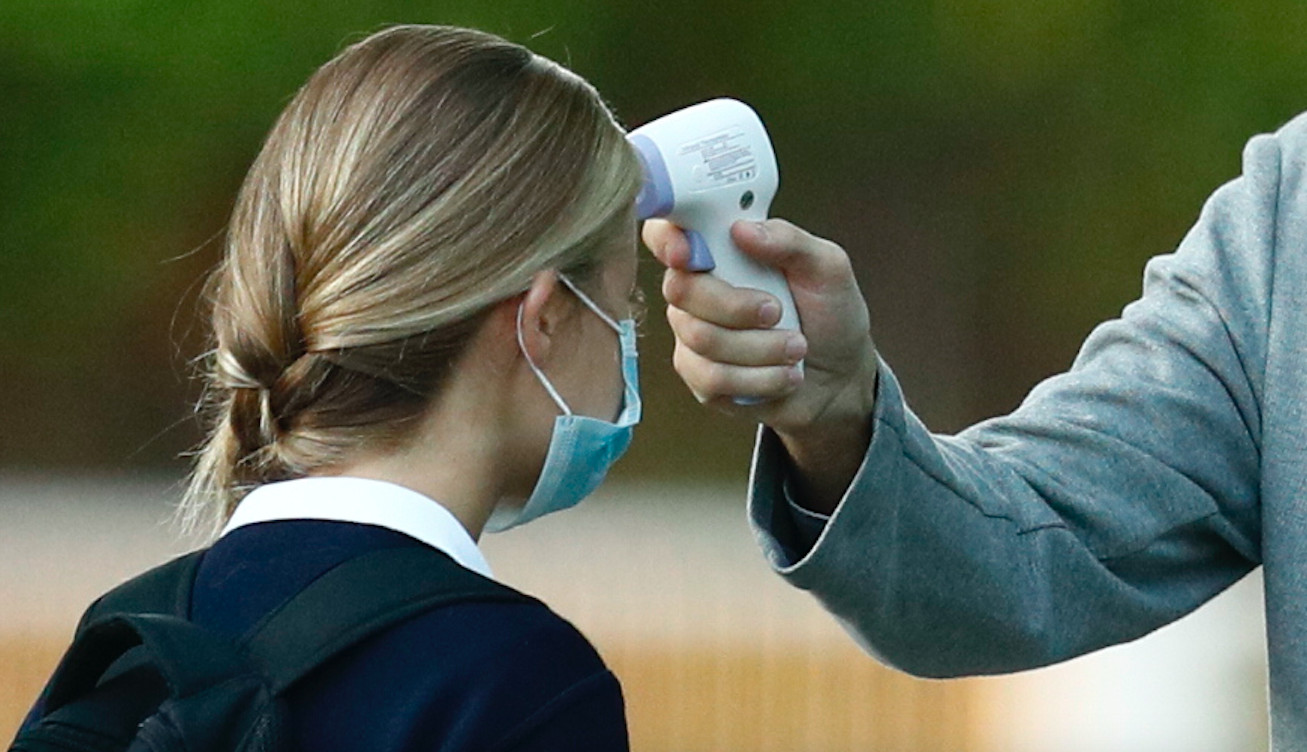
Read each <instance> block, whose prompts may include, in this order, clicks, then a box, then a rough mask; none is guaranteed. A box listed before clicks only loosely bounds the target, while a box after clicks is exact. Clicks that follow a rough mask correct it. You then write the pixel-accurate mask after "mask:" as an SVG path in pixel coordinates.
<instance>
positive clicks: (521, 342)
mask: <svg viewBox="0 0 1307 752" xmlns="http://www.w3.org/2000/svg"><path fill="white" fill-rule="evenodd" d="M525 305H526V301H522V302H521V303H518V304H517V346H518V349H520V350H521V351H522V356H523V357H525V358H526V363H527V365H529V366H531V371H532V373H534V374H535V375H536V378H538V379H540V383H541V384H544V387H545V391H547V392H549V396H550V397H553V398H554V402H555V404H557V405H558V409H559V410H562V411H563V415H568V416H570V415H571V414H572V408H570V407H568V406H567V403H566V402H564V401H563V396H562V395H561V394H559V393H558V390H557V389H555V388H554V385H553V384H551V383H549V377H548V376H545V373H544V371H541V370H540V367H539V366H537V365H536V364H535V361H534V360H531V353H529V352H527V351H526V340H525V339H523V338H522V312H523V308H524V306H525Z"/></svg>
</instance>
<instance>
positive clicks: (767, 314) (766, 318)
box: [758, 300, 781, 326]
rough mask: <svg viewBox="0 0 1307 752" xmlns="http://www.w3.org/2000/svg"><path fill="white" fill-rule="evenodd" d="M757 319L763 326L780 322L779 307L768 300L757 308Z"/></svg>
mask: <svg viewBox="0 0 1307 752" xmlns="http://www.w3.org/2000/svg"><path fill="white" fill-rule="evenodd" d="M758 318H759V320H761V321H762V325H763V326H771V325H772V324H775V323H776V322H777V321H780V320H781V307H780V306H779V305H777V304H776V303H774V302H772V301H770V300H769V301H767V302H766V303H763V304H762V305H760V306H758Z"/></svg>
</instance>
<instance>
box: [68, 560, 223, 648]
mask: <svg viewBox="0 0 1307 752" xmlns="http://www.w3.org/2000/svg"><path fill="white" fill-rule="evenodd" d="M206 550H207V549H200V550H198V551H192V552H191V553H189V554H186V555H184V556H179V557H177V558H176V559H173V560H172V561H170V562H168V563H166V564H162V565H160V566H157V567H155V568H154V569H151V570H149V571H148V572H145V573H143V574H141V575H138V576H136V577H133V578H132V579H130V580H128V581H127V582H124V583H123V584H121V585H119V586H118V587H116V588H114V589H113V590H110V591H109V592H107V593H105V594H104V595H102V596H100V598H99V599H98V600H96V601H95V602H94V603H92V604H91V605H90V607H89V608H87V609H86V613H85V614H83V615H82V621H81V623H80V624H79V625H78V627H77V631H78V633H81V632H82V631H83V630H84V629H85V628H86V627H87V626H88V625H90V624H92V623H93V622H97V621H101V620H103V619H105V618H107V617H108V616H109V615H110V614H171V615H173V616H178V617H181V618H183V619H184V618H186V617H187V616H188V615H189V613H190V609H191V585H192V584H194V582H195V573H196V571H198V570H199V568H200V561H201V560H202V559H203V558H204V553H205V551H206Z"/></svg>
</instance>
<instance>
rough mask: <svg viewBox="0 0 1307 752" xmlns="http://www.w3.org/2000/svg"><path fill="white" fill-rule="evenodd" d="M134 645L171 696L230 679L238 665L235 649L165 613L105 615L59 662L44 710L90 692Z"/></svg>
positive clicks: (189, 692) (85, 632)
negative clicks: (142, 651)
mask: <svg viewBox="0 0 1307 752" xmlns="http://www.w3.org/2000/svg"><path fill="white" fill-rule="evenodd" d="M137 646H142V647H144V648H145V650H146V652H147V653H148V654H149V655H150V656H151V657H152V661H151V665H153V666H154V667H155V668H156V669H157V670H158V672H159V674H160V676H161V677H162V678H163V679H164V680H165V681H166V682H167V684H168V688H169V689H170V690H171V692H172V694H174V695H177V696H182V697H185V696H189V695H191V694H194V693H195V692H197V691H199V690H200V689H203V688H205V687H208V686H211V685H214V684H218V683H220V682H221V681H223V680H224V679H227V678H229V677H231V676H234V675H236V674H237V673H238V671H237V670H238V669H239V668H240V667H241V666H242V665H243V658H242V656H241V653H240V651H239V650H238V649H237V648H236V646H234V645H231V644H230V643H227V642H226V641H224V640H220V639H218V640H215V639H214V637H213V635H212V634H210V633H208V632H206V631H205V630H203V629H201V628H200V627H197V626H195V625H194V624H191V623H190V622H188V621H186V620H184V619H180V618H178V617H176V616H171V615H167V614H151V613H140V614H125V613H122V614H120V613H114V614H109V615H108V616H107V617H105V618H103V619H98V620H96V621H94V622H91V623H90V624H89V625H88V626H87V627H86V629H85V630H84V631H83V633H82V635H81V636H80V638H79V639H78V640H77V642H75V643H74V644H73V647H72V649H71V650H70V651H69V652H68V654H67V655H66V656H65V657H64V660H63V661H62V662H61V663H60V665H59V668H58V669H57V670H56V671H55V674H54V678H53V679H52V680H51V682H50V694H49V697H48V699H47V707H46V708H45V711H46V712H47V713H48V712H53V711H55V710H58V709H59V708H60V707H62V706H64V705H65V704H67V703H68V702H69V701H70V700H73V699H75V698H77V697H80V696H82V695H84V694H86V693H88V692H90V691H91V690H93V689H95V687H96V685H97V684H98V683H99V682H100V680H101V678H102V677H104V675H105V674H106V672H107V671H108V670H109V667H110V666H112V665H113V664H114V663H116V662H117V661H118V660H119V659H120V658H122V657H123V656H124V655H125V654H126V653H127V652H128V651H130V650H131V649H132V648H135V647H137Z"/></svg>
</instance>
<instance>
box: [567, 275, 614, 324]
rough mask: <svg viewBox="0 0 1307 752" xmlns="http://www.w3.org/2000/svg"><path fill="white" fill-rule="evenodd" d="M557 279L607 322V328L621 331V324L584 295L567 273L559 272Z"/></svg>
mask: <svg viewBox="0 0 1307 752" xmlns="http://www.w3.org/2000/svg"><path fill="white" fill-rule="evenodd" d="M558 279H559V280H560V281H561V282H562V283H563V284H565V285H567V289H569V290H571V291H572V292H573V293H575V294H576V297H578V298H580V299H581V302H582V303H585V307H586V308H589V309H590V310H591V311H594V314H595V315H596V316H598V317H599V318H601V319H603V320H604V323H605V324H607V325H608V326H609V328H611V329H612V330H613V331H615V332H617V333H618V334H621V333H622V325H621V324H619V323H617V321H616V320H614V319H613V317H612V316H609V315H608V314H606V313H604V309H602V308H600V307H599V306H598V305H597V304H596V303H595V302H594V301H593V300H591V299H590V296H589V295H586V294H585V293H583V292H581V288H579V287H577V286H576V283H575V282H573V281H572V280H570V279H568V278H567V275H565V274H559V275H558Z"/></svg>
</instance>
